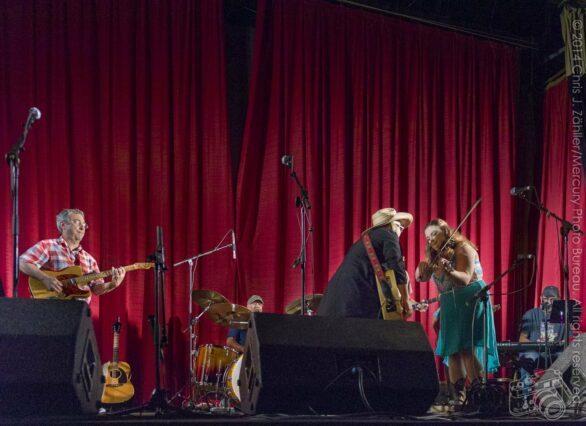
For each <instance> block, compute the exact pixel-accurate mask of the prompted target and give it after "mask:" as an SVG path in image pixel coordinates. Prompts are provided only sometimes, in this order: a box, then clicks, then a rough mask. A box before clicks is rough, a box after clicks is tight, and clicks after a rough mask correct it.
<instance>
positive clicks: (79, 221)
mask: <svg viewBox="0 0 586 426" xmlns="http://www.w3.org/2000/svg"><path fill="white" fill-rule="evenodd" d="M68 222H69V223H71V224H73V225H75V226H83V229H88V228H89V227H90V226H89V225H88V224H87V223H86V222H82V221H81V220H79V219H70V220H69V221H68Z"/></svg>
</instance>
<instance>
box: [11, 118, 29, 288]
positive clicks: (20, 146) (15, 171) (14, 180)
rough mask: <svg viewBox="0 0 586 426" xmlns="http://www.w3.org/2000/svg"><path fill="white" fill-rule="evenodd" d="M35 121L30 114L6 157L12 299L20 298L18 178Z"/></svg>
mask: <svg viewBox="0 0 586 426" xmlns="http://www.w3.org/2000/svg"><path fill="white" fill-rule="evenodd" d="M34 121H35V120H34V119H32V116H31V114H30V113H29V117H28V119H27V120H26V123H25V125H24V130H23V132H22V134H21V135H20V137H19V138H18V141H17V142H16V143H15V144H14V145H12V147H11V148H10V151H8V152H7V153H6V155H5V156H4V158H5V159H6V162H7V163H8V166H9V167H10V195H11V198H12V255H13V259H12V297H18V274H19V268H18V239H19V226H18V222H19V220H18V178H19V175H20V152H21V151H24V143H25V141H26V137H27V135H28V131H29V130H30V128H31V126H32V125H33V123H34Z"/></svg>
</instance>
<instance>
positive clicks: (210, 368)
mask: <svg viewBox="0 0 586 426" xmlns="http://www.w3.org/2000/svg"><path fill="white" fill-rule="evenodd" d="M237 357H238V352H236V351H235V350H234V349H232V348H229V347H227V346H218V345H204V346H200V347H199V349H198V351H197V360H196V368H195V370H196V380H195V385H196V386H198V387H199V388H200V389H204V390H207V391H211V392H220V391H221V390H222V388H223V386H224V382H223V378H224V375H225V374H226V373H225V372H226V369H227V368H228V366H229V365H230V364H231V363H232V362H233V361H234V360H236V358H237Z"/></svg>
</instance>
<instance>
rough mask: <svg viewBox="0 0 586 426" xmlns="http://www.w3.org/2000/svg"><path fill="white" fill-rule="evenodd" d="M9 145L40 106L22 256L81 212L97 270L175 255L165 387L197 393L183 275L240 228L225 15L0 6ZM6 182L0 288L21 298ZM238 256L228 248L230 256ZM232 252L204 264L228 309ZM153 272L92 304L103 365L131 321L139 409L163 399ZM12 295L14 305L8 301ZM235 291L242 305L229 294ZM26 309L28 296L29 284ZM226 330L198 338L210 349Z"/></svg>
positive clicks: (181, 3)
mask: <svg viewBox="0 0 586 426" xmlns="http://www.w3.org/2000/svg"><path fill="white" fill-rule="evenodd" d="M0 28H1V30H0V52H1V54H0V90H1V91H2V96H1V97H0V144H1V146H2V149H3V151H4V152H6V151H8V149H9V148H10V146H11V145H12V143H13V142H15V141H16V140H17V138H18V134H19V131H20V129H21V126H22V124H23V123H24V120H25V118H26V113H27V111H28V109H29V107H31V106H33V105H34V106H37V107H38V108H39V109H40V110H41V111H42V113H43V116H42V118H41V120H40V121H38V122H37V123H36V124H35V125H34V127H33V128H32V129H31V131H30V133H29V136H28V140H27V143H26V150H25V151H24V152H23V153H22V156H21V160H22V162H21V177H20V225H21V227H20V232H21V234H20V251H21V252H22V251H24V250H25V249H26V248H28V247H29V246H31V245H32V244H33V243H35V242H36V241H37V240H39V239H41V238H50V237H54V236H55V235H56V234H57V230H56V227H55V215H56V213H57V212H58V211H59V210H61V209H62V208H66V207H70V206H71V207H77V208H80V209H82V210H84V211H85V213H86V219H87V221H88V223H89V224H90V229H89V231H88V232H87V234H86V239H85V240H84V241H83V246H84V248H86V249H87V250H88V251H89V252H90V253H92V254H93V255H94V256H95V257H96V258H97V259H98V262H99V264H100V266H101V268H102V269H107V268H110V267H111V266H119V265H126V264H130V263H134V262H143V261H144V260H145V258H146V256H147V255H149V254H152V253H153V252H154V251H155V248H156V233H155V230H156V227H157V226H161V227H162V229H163V237H164V244H165V249H166V253H165V254H166V264H167V266H168V267H169V270H168V271H167V272H166V273H165V286H166V293H165V296H166V305H165V307H166V315H167V320H168V323H169V327H168V335H169V341H170V342H172V344H171V345H170V346H169V347H168V348H167V349H166V350H165V356H166V363H165V366H166V377H167V378H168V379H169V381H168V383H166V384H165V383H164V385H166V387H167V388H168V389H169V390H170V391H172V392H173V393H174V392H175V391H177V390H179V388H181V387H182V386H183V385H185V384H186V383H187V377H186V373H187V371H188V365H189V364H188V358H189V346H188V333H185V332H184V329H185V328H186V327H187V326H188V321H189V317H188V308H189V303H188V301H189V285H188V284H189V273H188V266H187V265H183V266H180V267H177V268H173V266H172V265H173V263H174V262H177V261H179V260H181V259H184V258H187V257H191V256H194V255H196V254H198V253H201V252H204V251H207V250H210V249H212V248H213V247H214V246H216V245H217V244H218V243H219V242H220V240H221V239H222V237H223V236H224V235H225V234H226V232H227V231H228V230H229V229H230V228H232V227H233V225H232V224H233V221H234V216H233V215H234V213H233V208H234V205H233V191H232V178H231V171H230V161H231V160H230V150H229V146H228V133H227V112H226V82H225V66H224V34H223V11H222V3H221V2H218V1H214V0H209V1H197V2H194V1H190V0H177V1H172V2H168V1H158V0H156V1H143V0H134V1H125V2H118V1H99V2H94V1H65V0H62V1H51V2H44V1H43V2H39V1H32V0H24V1H22V0H19V1H5V2H1V3H0ZM8 177H9V172H8V168H5V170H4V173H2V174H0V191H2V199H3V200H4V203H2V207H0V209H1V210H0V216H1V220H2V222H3V223H5V229H6V232H5V233H4V237H3V238H2V239H0V246H1V249H2V253H4V256H3V264H4V265H5V267H4V268H3V269H2V271H1V274H2V280H3V282H4V283H5V288H6V289H11V288H12V283H11V281H12V280H11V278H10V277H11V267H10V265H12V255H11V254H12V253H11V247H12V238H11V232H10V223H11V220H10V218H11V206H10V193H9V179H8ZM229 242H230V237H229V235H228V236H227V239H226V240H225V243H229ZM234 273H235V268H234V266H233V262H232V259H231V256H230V253H229V250H225V251H223V252H220V253H217V254H215V255H213V256H208V257H206V258H205V259H201V260H200V261H199V266H198V269H197V273H196V275H195V277H196V288H198V287H202V286H205V287H208V288H214V289H217V290H218V291H221V292H222V293H224V294H225V295H226V296H227V297H233V282H234ZM153 275H154V274H153V273H152V271H148V272H129V273H128V274H127V278H126V280H125V283H124V285H123V286H122V287H121V288H120V289H118V290H116V291H115V292H113V293H111V294H109V295H106V296H104V297H101V298H97V297H95V298H94V299H93V300H92V302H91V309H92V315H93V318H94V320H95V326H96V327H95V329H96V333H97V336H98V344H99V347H100V353H101V356H102V361H103V362H105V361H107V360H109V359H111V356H112V331H111V326H112V323H113V322H114V320H115V318H116V317H117V316H120V317H121V318H122V334H121V340H120V345H121V346H120V358H121V359H124V360H126V361H128V362H129V363H130V365H131V368H132V370H133V382H134V384H135V388H136V389H137V400H138V401H141V400H145V399H147V398H148V397H149V396H150V392H151V390H152V389H153V388H154V386H155V377H154V365H155V364H154V357H155V352H154V346H153V338H152V333H151V331H150V326H149V323H148V319H147V318H148V316H149V315H151V314H153V313H154V277H153ZM8 293H9V294H10V291H8ZM231 293H232V294H231ZM19 296H20V297H28V290H27V283H26V277H24V276H22V275H21V282H20V286H19ZM224 332H225V330H224V329H220V328H219V327H218V326H215V325H213V324H210V323H206V324H205V327H201V328H200V329H199V337H200V339H202V340H205V341H213V340H223V339H224Z"/></svg>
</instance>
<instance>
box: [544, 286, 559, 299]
mask: <svg viewBox="0 0 586 426" xmlns="http://www.w3.org/2000/svg"><path fill="white" fill-rule="evenodd" d="M541 295H542V296H544V297H557V298H559V297H560V289H559V288H557V287H556V286H555V285H548V286H547V287H545V288H544V289H543V291H542V292H541Z"/></svg>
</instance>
